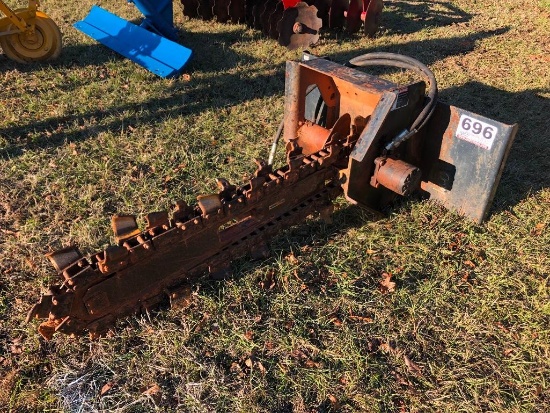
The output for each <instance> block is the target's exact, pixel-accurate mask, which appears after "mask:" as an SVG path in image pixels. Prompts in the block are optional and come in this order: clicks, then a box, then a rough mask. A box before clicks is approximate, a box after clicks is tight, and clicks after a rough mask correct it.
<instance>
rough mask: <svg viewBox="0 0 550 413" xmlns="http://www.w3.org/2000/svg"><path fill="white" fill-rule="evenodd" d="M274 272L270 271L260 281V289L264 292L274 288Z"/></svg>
mask: <svg viewBox="0 0 550 413" xmlns="http://www.w3.org/2000/svg"><path fill="white" fill-rule="evenodd" d="M275 280H276V279H275V271H274V270H270V271H268V272H267V274H266V275H265V278H264V279H263V280H262V281H260V287H261V288H262V289H264V290H271V289H272V288H274V287H275Z"/></svg>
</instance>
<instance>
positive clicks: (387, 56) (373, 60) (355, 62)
mask: <svg viewBox="0 0 550 413" xmlns="http://www.w3.org/2000/svg"><path fill="white" fill-rule="evenodd" d="M346 66H348V67H365V66H388V67H399V68H401V69H407V70H411V71H413V72H415V73H417V74H418V75H420V76H421V77H423V78H424V79H425V80H426V82H427V83H428V94H427V96H426V104H425V106H424V108H423V109H422V111H421V112H420V114H419V115H418V116H417V118H416V119H415V120H414V122H413V123H412V124H411V126H410V127H409V128H408V129H406V130H404V131H402V132H401V133H400V134H399V135H397V136H396V137H395V138H394V139H392V141H391V142H389V143H388V144H387V145H386V147H385V149H386V151H391V150H392V149H395V148H397V147H398V146H399V145H401V144H402V143H403V142H405V141H406V140H407V139H409V138H410V137H411V136H413V135H414V134H416V133H417V132H418V131H419V130H420V129H422V128H423V127H424V126H425V125H426V123H427V122H428V120H429V119H430V117H431V116H432V114H433V112H434V110H435V107H436V103H437V96H438V91H437V81H436V80H435V76H434V74H433V72H432V71H431V70H430V69H429V68H428V66H426V65H425V64H424V63H422V62H419V61H418V60H416V59H413V58H412V57H408V56H403V55H400V54H397V53H385V52H374V53H367V54H363V55H360V56H357V57H354V58H353V59H351V60H350V61H349V62H348V63H347V64H346ZM322 103H324V102H322ZM321 107H322V106H319V105H318V106H317V109H316V113H317V114H318V119H317V122H319V120H320V117H321ZM282 131H283V122H281V123H280V125H279V128H278V129H277V132H276V133H275V135H274V139H273V144H272V145H271V151H270V153H269V160H268V164H269V165H271V164H272V163H273V158H274V157H275V151H276V150H277V144H278V143H279V139H280V138H281V133H282Z"/></svg>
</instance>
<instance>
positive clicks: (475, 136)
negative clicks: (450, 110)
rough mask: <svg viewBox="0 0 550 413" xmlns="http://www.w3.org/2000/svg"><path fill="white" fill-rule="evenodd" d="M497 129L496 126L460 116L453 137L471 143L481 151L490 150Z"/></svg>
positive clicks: (466, 116)
mask: <svg viewBox="0 0 550 413" xmlns="http://www.w3.org/2000/svg"><path fill="white" fill-rule="evenodd" d="M497 132H498V129H497V127H496V126H493V125H489V124H488V123H485V122H482V121H480V120H477V119H474V118H472V117H470V116H468V115H462V116H461V117H460V120H459V122H458V127H457V128H456V132H455V135H456V137H457V138H458V139H462V140H464V141H467V142H470V143H473V144H474V145H476V146H479V147H480V148H483V149H487V150H489V149H491V147H492V146H493V142H494V140H495V137H496V136H497Z"/></svg>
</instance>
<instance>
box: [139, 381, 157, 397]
mask: <svg viewBox="0 0 550 413" xmlns="http://www.w3.org/2000/svg"><path fill="white" fill-rule="evenodd" d="M161 390H162V389H161V388H160V387H159V385H158V384H156V383H155V384H153V385H152V386H151V387H149V388H148V389H146V390H144V391H142V392H141V394H143V395H144V396H154V395H155V394H158V393H160V392H161Z"/></svg>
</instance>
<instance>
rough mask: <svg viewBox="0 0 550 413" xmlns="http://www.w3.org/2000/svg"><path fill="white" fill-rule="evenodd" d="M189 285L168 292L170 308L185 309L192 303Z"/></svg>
mask: <svg viewBox="0 0 550 413" xmlns="http://www.w3.org/2000/svg"><path fill="white" fill-rule="evenodd" d="M192 292H193V290H192V289H191V286H185V287H182V288H180V289H178V290H177V291H173V292H171V293H170V306H171V307H172V308H179V309H186V308H188V307H189V306H190V305H191V303H192Z"/></svg>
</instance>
